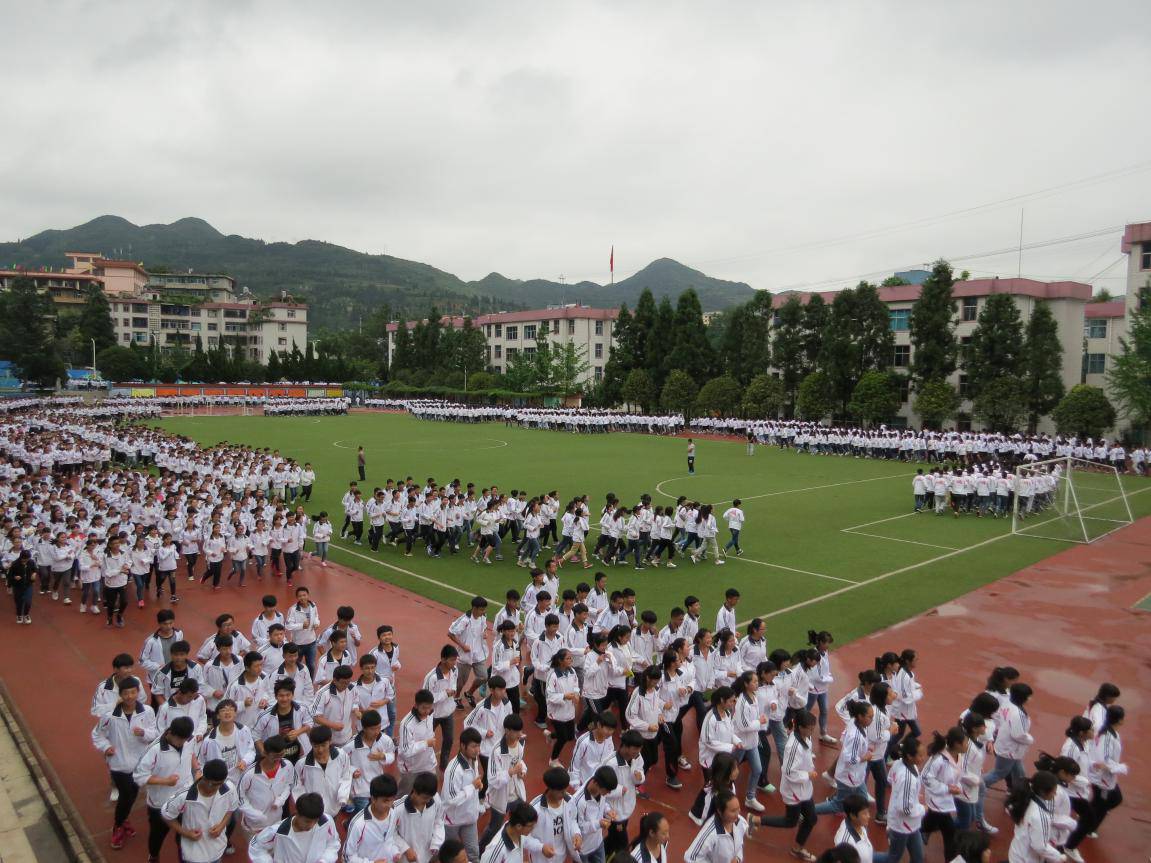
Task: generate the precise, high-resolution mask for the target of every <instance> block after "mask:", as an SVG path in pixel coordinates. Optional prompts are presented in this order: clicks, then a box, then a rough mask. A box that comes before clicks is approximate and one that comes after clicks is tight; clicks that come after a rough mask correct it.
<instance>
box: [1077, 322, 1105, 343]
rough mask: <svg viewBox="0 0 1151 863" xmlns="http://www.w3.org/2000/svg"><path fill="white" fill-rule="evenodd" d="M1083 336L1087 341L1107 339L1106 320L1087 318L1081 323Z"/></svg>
mask: <svg viewBox="0 0 1151 863" xmlns="http://www.w3.org/2000/svg"><path fill="white" fill-rule="evenodd" d="M1083 335H1085V336H1086V337H1087V338H1089V339H1105V338H1107V318H1088V319H1087V320H1085V321H1084V322H1083Z"/></svg>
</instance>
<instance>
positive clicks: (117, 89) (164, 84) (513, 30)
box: [0, 0, 1151, 290]
mask: <svg viewBox="0 0 1151 863" xmlns="http://www.w3.org/2000/svg"><path fill="white" fill-rule="evenodd" d="M0 16H2V17H0V20H4V21H5V22H6V24H5V30H6V31H7V33H8V35H9V38H8V39H6V40H5V48H4V53H5V58H4V61H3V70H2V71H0V105H2V106H3V116H4V119H5V122H4V124H3V125H4V132H3V134H2V135H0V190H2V191H0V238H3V239H17V238H20V237H24V236H28V235H30V234H33V233H35V232H37V231H40V230H42V229H44V228H50V227H51V228H64V227H70V226H72V225H76V224H80V223H82V222H85V221H87V220H89V219H91V218H93V217H95V216H97V215H100V214H103V213H114V214H117V215H121V216H124V217H125V218H128V219H129V220H131V221H133V222H136V223H137V224H145V223H152V222H171V221H174V220H175V219H178V218H181V217H183V216H199V217H201V218H204V219H206V220H208V221H209V222H211V223H212V224H213V225H215V226H216V227H217V228H218V229H220V230H221V231H224V232H225V233H237V234H242V235H245V236H250V237H259V238H264V239H267V240H288V241H294V240H300V239H306V238H312V239H321V240H327V241H331V242H334V243H339V244H342V245H346V246H350V247H352V248H356V249H361V250H363V251H369V252H387V253H388V254H393V255H397V256H400V257H405V258H411V259H415V260H420V261H425V262H427V263H430V264H433V265H435V266H438V267H441V268H443V269H446V270H449V271H451V272H454V273H456V274H458V275H460V276H462V277H464V278H469V279H474V278H480V277H482V276H484V275H485V274H487V273H488V272H491V271H493V270H498V271H500V272H502V273H504V274H505V275H509V276H513V277H520V278H531V277H537V276H542V277H548V278H555V277H556V276H558V275H559V274H561V273H563V274H565V275H566V276H567V278H568V280H569V281H571V280H575V279H580V278H589V279H595V280H597V281H606V280H607V277H608V271H607V267H608V252H609V249H610V247H611V246H612V245H613V244H614V245H615V249H616V274H617V277H622V276H625V275H628V274H629V273H631V272H633V271H635V270H636V269H639V268H640V267H642V266H643V265H644V264H646V263H647V262H648V261H650V260H652V259H654V258H657V257H663V256H666V257H672V258H676V259H677V260H680V261H683V262H684V263H687V264H690V265H692V266H697V267H699V268H700V269H703V270H704V271H706V272H708V273H710V274H712V275H716V276H720V277H723V278H729V279H736V280H742V281H746V282H748V283H749V284H751V285H752V286H753V287H756V288H767V289H771V290H779V289H781V288H784V287H794V286H799V285H808V284H810V285H814V286H817V287H820V288H828V287H836V286H839V285H840V284H841V282H839V281H837V280H840V279H842V283H851V282H854V281H856V280H857V279H858V278H859V277H860V276H862V275H865V274H872V273H882V272H889V271H891V270H893V269H896V268H902V267H912V266H920V265H922V264H923V263H924V262H927V261H930V260H932V259H934V258H936V257H938V256H941V255H943V256H949V257H956V258H958V257H959V256H962V255H974V254H980V253H985V252H989V251H992V250H997V249H1005V248H1011V247H1014V246H1015V244H1016V243H1017V242H1018V237H1019V222H1020V207H1021V205H1022V206H1023V207H1024V208H1025V215H1024V220H1023V241H1024V243H1038V242H1044V241H1048V240H1053V239H1060V238H1064V237H1071V236H1078V235H1082V234H1090V233H1094V232H1097V231H1101V230H1103V229H1107V228H1117V227H1118V226H1121V225H1123V224H1124V223H1125V222H1129V221H1146V220H1151V148H1149V147H1148V143H1149V142H1151V108H1149V107H1148V103H1147V94H1146V84H1147V82H1148V81H1151V51H1148V50H1147V46H1148V44H1149V41H1148V40H1149V38H1151V36H1149V34H1151V3H1148V2H1147V0H1131V2H1119V0H1116V2H1110V0H1095V2H1090V3H1085V2H1081V0H1032V2H1011V3H1003V2H1001V0H996V2H964V3H954V2H931V0H928V2H921V3H917V4H910V3H904V2H898V3H897V2H890V3H867V2H840V3H836V2H820V3H799V2H793V3H787V4H784V3H775V2H762V0H754V2H738V0H732V2H726V3H699V2H669V0H652V2H641V0H633V2H627V3H622V2H594V0H581V2H578V3H577V2H568V3H562V4H561V3H543V2H538V0H531V2H476V0H466V2H447V0H435V2H412V0H406V2H402V3H392V2H376V0H373V2H362V3H356V2H341V3H316V2H308V3H294V2H275V3H272V2H268V3H263V2H239V0H225V2H197V3H155V2H146V3H145V2H141V3H132V2H117V3H105V2H53V3H29V2H27V0H0ZM1134 166H1139V167H1138V168H1135V167H1134ZM1125 168H1132V170H1130V171H1127V172H1125V173H1119V172H1120V171H1121V170H1122V169H1125ZM1100 175H1107V176H1105V177H1103V178H1102V179H1094V180H1091V181H1090V182H1085V183H1082V184H1079V185H1076V186H1073V187H1071V188H1065V189H1055V190H1054V191H1051V192H1048V193H1045V194H1043V195H1034V196H1032V197H1030V198H1027V199H1025V200H1022V201H1015V202H1012V203H1008V204H1003V205H999V206H994V207H982V208H980V205H984V204H990V203H993V202H1000V201H1003V200H1004V199H1007V198H1013V197H1015V196H1021V195H1028V194H1029V193H1034V192H1038V191H1040V190H1044V189H1052V188H1053V187H1060V186H1063V185H1065V184H1068V183H1072V182H1074V181H1079V180H1088V179H1089V178H1099V177H1100ZM969 208H979V209H976V210H974V211H972V212H968V213H966V214H963V215H961V216H954V217H951V218H947V219H943V220H937V219H934V217H937V216H942V215H944V214H949V213H953V212H955V211H959V210H967V209H969ZM909 223H915V224H913V225H911V226H910V227H909ZM891 228H897V229H896V230H888V229H891ZM1119 239H1120V231H1118V230H1115V231H1112V232H1111V233H1108V234H1106V235H1099V236H1094V237H1090V238H1086V239H1082V240H1078V241H1075V242H1066V243H1061V244H1058V245H1053V246H1048V247H1046V248H1042V249H1033V250H1027V251H1025V252H1024V254H1023V271H1024V274H1025V275H1030V276H1034V277H1037V278H1076V279H1079V280H1087V279H1089V278H1090V277H1091V276H1093V275H1095V274H1096V273H1099V272H1100V271H1103V272H1102V273H1101V275H1100V276H1099V278H1097V279H1096V280H1095V283H1096V284H1097V285H1099V286H1107V287H1109V288H1111V289H1113V290H1114V289H1116V288H1119V289H1122V286H1123V281H1122V279H1120V278H1118V277H1119V276H1121V275H1122V265H1121V264H1120V263H1119V258H1120V251H1119ZM1109 264H1112V265H1113V266H1112V267H1111V269H1106V270H1105V268H1106V267H1107V266H1108V265H1109ZM964 267H966V268H969V269H971V270H972V271H973V272H974V273H976V274H978V275H981V274H991V273H998V274H1002V275H1014V274H1015V272H1016V268H1017V256H1016V253H1015V252H1014V251H1011V252H1007V253H1005V254H1002V255H999V256H996V257H980V258H978V259H971V260H965V261H959V262H957V268H964Z"/></svg>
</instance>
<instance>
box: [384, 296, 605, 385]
mask: <svg viewBox="0 0 1151 863" xmlns="http://www.w3.org/2000/svg"><path fill="white" fill-rule="evenodd" d="M618 316H619V310H618V309H593V308H591V307H590V306H581V305H577V304H574V303H573V304H568V305H563V306H549V307H547V308H546V309H534V310H532V311H526V312H497V313H495V314H490V315H477V316H476V317H474V318H472V326H473V327H475V328H476V329H478V330H480V331H481V332H482V333H483V334H484V339H485V340H486V341H487V364H488V371H491V372H494V373H496V374H502V373H503V372H504V371H506V370H507V366H508V363H509V362H510V361H511V360H512V359H513V358H514V357H515V356H516V355H517V354H523V355H524V356H527V357H531V356H534V355H535V352H536V350H537V342H538V340H539V339H540V338H543V337H545V334H546V338H547V340H548V342H549V343H551V344H552V345H555V346H557V347H563V346H565V345H567V344H568V343H571V344H574V345H575V347H576V350H577V351H578V352H580V353H581V354H582V355H583V356H584V358H585V359H586V360H587V364H588V371H587V373H586V374H585V375H584V376H583V378H582V379H581V381H580V383H585V384H586V383H591V384H594V383H597V382H599V381H600V380H602V379H603V370H604V366H606V365H607V361H608V357H610V356H611V349H612V343H613V342H612V340H613V338H614V330H615V319H616V318H617V317H618ZM441 324H442V325H443V326H444V327H450V328H452V329H460V328H462V327H463V325H464V318H463V317H462V316H450V315H446V316H444V317H443V318H442V319H441ZM415 325H416V324H415V321H409V322H408V328H409V329H411V328H413V327H415ZM398 329H399V324H398V323H391V324H388V362H389V363H390V362H391V359H392V355H393V354H394V353H395V348H396V342H395V333H396V331H397V330H398Z"/></svg>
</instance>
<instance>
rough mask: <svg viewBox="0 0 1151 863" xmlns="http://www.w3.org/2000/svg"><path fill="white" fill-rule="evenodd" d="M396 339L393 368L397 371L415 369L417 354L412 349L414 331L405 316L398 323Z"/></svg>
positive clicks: (393, 351)
mask: <svg viewBox="0 0 1151 863" xmlns="http://www.w3.org/2000/svg"><path fill="white" fill-rule="evenodd" d="M395 340H396V345H395V348H394V349H393V350H392V369H393V370H395V371H401V370H407V371H410V370H412V369H414V368H415V356H414V351H413V350H412V333H411V330H409V329H408V322H407V321H406V320H404V319H403V318H400V321H399V323H398V324H397V325H396V333H395Z"/></svg>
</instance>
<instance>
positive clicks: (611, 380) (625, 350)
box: [598, 303, 637, 406]
mask: <svg viewBox="0 0 1151 863" xmlns="http://www.w3.org/2000/svg"><path fill="white" fill-rule="evenodd" d="M614 337H615V344H614V345H613V346H612V349H611V355H610V356H609V357H608V359H607V363H606V365H604V369H603V380H602V381H601V382H600V386H599V396H598V399H599V402H600V404H603V405H609V406H610V405H617V404H619V401H620V398H621V397H622V396H621V393H622V391H623V382H624V381H625V380H626V379H627V375H628V372H630V371H631V370H632V369H634V368H636V367H637V366H636V355H637V345H636V332H635V329H634V328H633V327H632V318H631V313H630V312H629V311H628V310H627V303H624V304H623V305H621V306H620V307H619V316H618V317H617V318H616V320H615V327H614Z"/></svg>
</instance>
